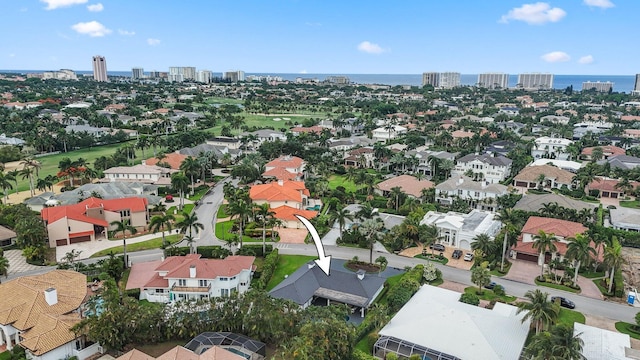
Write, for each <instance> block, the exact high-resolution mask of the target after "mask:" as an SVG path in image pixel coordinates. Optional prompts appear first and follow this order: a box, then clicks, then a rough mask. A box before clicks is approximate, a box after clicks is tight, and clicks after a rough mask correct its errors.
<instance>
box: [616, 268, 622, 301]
mask: <svg viewBox="0 0 640 360" xmlns="http://www.w3.org/2000/svg"><path fill="white" fill-rule="evenodd" d="M613 289H614V290H613V295H614V296H615V297H618V298H621V297H623V296H624V278H623V277H622V270H621V269H620V268H619V267H618V268H617V269H616V272H615V274H614V275H613Z"/></svg>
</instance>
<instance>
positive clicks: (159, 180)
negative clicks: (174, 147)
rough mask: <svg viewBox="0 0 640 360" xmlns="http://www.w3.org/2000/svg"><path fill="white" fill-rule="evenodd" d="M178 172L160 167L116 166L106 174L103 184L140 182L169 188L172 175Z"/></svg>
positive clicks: (144, 165) (106, 171)
mask: <svg viewBox="0 0 640 360" xmlns="http://www.w3.org/2000/svg"><path fill="white" fill-rule="evenodd" d="M176 172H178V170H174V169H169V168H165V167H162V166H158V165H146V164H139V165H134V166H116V167H112V168H109V169H107V170H105V171H103V173H104V179H102V180H101V181H102V182H116V181H126V182H140V183H145V184H154V185H162V186H168V185H171V174H173V173H176Z"/></svg>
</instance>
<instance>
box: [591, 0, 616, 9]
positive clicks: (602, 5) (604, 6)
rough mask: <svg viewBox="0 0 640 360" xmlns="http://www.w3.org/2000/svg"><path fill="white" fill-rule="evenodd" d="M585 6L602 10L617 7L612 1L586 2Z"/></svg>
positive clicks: (595, 0) (594, 0)
mask: <svg viewBox="0 0 640 360" xmlns="http://www.w3.org/2000/svg"><path fill="white" fill-rule="evenodd" d="M583 2H584V4H585V5H587V6H591V7H599V8H602V9H608V8H612V7H614V6H615V5H614V4H613V3H612V2H611V1H610V0H584V1H583Z"/></svg>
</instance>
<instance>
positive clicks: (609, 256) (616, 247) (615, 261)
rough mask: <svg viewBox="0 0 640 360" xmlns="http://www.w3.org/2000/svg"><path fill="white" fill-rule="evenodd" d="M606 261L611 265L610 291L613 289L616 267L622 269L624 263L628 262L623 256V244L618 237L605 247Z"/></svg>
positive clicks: (607, 264)
mask: <svg viewBox="0 0 640 360" xmlns="http://www.w3.org/2000/svg"><path fill="white" fill-rule="evenodd" d="M604 263H605V265H606V266H607V267H609V269H610V270H609V293H611V291H612V290H613V277H614V274H615V272H616V269H620V267H622V265H624V264H626V263H627V260H626V259H625V258H624V257H623V256H622V245H620V242H619V241H618V239H615V238H614V239H613V240H612V241H611V246H607V247H606V248H605V249H604Z"/></svg>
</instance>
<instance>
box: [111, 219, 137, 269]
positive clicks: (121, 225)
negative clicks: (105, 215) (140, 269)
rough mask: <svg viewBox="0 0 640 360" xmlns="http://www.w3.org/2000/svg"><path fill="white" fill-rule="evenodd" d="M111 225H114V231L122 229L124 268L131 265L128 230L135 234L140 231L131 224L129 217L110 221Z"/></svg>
mask: <svg viewBox="0 0 640 360" xmlns="http://www.w3.org/2000/svg"><path fill="white" fill-rule="evenodd" d="M110 225H111V226H114V227H115V229H114V231H115V232H116V233H117V232H118V231H122V245H123V253H124V268H125V269H126V268H127V267H129V261H128V260H127V231H128V232H129V233H130V234H131V235H134V234H135V233H137V232H138V229H136V228H135V227H133V226H131V222H130V221H129V219H123V220H122V221H117V220H115V221H112V222H111V223H110Z"/></svg>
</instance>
